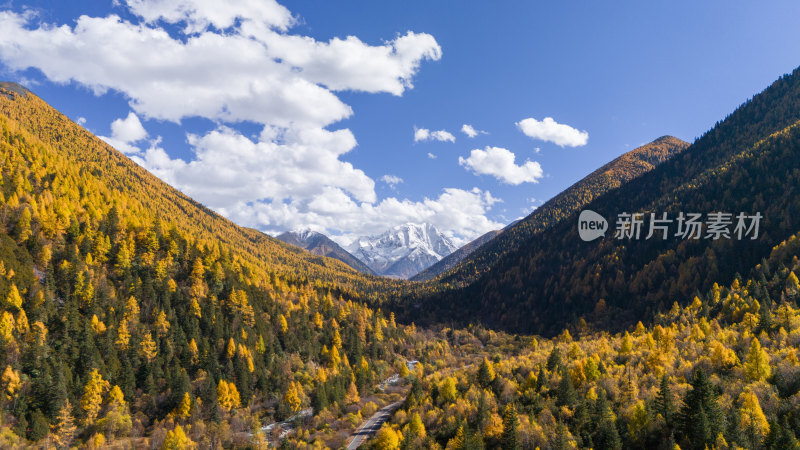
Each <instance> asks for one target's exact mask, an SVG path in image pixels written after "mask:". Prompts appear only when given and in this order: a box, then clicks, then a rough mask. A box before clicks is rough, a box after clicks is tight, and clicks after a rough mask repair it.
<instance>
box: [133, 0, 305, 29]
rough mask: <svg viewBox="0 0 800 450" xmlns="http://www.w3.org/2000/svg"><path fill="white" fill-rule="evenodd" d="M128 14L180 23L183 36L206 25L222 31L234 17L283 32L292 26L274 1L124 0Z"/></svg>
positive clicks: (291, 21) (283, 9) (232, 21)
mask: <svg viewBox="0 0 800 450" xmlns="http://www.w3.org/2000/svg"><path fill="white" fill-rule="evenodd" d="M124 1H125V3H126V4H127V5H128V7H129V8H130V9H131V12H133V13H134V14H136V15H137V16H139V17H141V18H143V19H144V20H145V21H146V22H147V23H150V24H153V23H155V22H157V21H158V20H163V21H165V22H168V23H178V22H184V23H185V25H186V27H185V29H184V31H185V32H186V33H197V32H201V31H205V30H206V29H208V27H209V26H212V25H213V26H214V27H215V28H217V29H220V30H224V29H227V28H230V27H232V26H233V25H234V24H235V23H236V19H237V18H246V19H245V20H248V21H255V22H257V23H260V24H262V25H267V26H272V27H275V28H278V29H280V30H286V29H287V28H288V27H289V26H291V25H293V24H294V19H293V18H292V15H291V13H290V12H289V10H288V9H286V8H284V7H283V6H281V5H279V4H278V3H277V2H275V1H274V0H243V1H241V0H240V1H235V2H231V1H227V2H220V1H217V0H124Z"/></svg>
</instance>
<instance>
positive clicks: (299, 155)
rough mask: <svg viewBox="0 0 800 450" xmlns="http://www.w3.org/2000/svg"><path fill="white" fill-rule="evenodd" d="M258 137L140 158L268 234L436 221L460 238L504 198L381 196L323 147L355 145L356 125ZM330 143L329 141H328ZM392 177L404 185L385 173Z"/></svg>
mask: <svg viewBox="0 0 800 450" xmlns="http://www.w3.org/2000/svg"><path fill="white" fill-rule="evenodd" d="M270 132H271V131H270V130H269V129H265V131H264V132H263V133H262V139H260V140H257V141H253V140H251V139H249V138H247V137H245V136H243V135H241V134H240V133H238V132H236V131H235V130H232V129H229V128H224V127H223V128H220V129H217V130H214V131H212V132H210V133H208V134H206V135H204V136H193V135H192V136H190V137H189V143H190V145H191V146H192V147H193V150H194V152H195V159H194V160H192V161H191V162H186V161H183V160H181V159H172V158H170V157H169V155H167V153H166V152H165V151H164V150H163V149H162V148H159V147H158V146H157V145H153V146H151V148H149V149H147V150H145V151H143V152H142V153H141V154H140V155H133V156H132V158H133V159H134V161H136V162H137V163H139V164H140V165H142V166H144V167H145V168H147V169H148V170H150V171H151V172H153V173H154V174H156V175H157V176H158V177H160V178H161V179H163V180H165V181H167V182H168V183H170V184H172V185H173V186H176V187H178V188H179V189H181V190H182V191H183V192H185V193H187V194H188V195H190V196H192V197H193V198H196V199H198V200H200V201H201V202H203V203H204V204H206V205H208V206H210V207H211V208H213V209H215V210H217V211H219V212H220V213H221V214H223V215H225V216H226V217H228V218H230V219H232V220H234V221H236V222H237V223H239V224H242V225H245V226H252V227H256V228H260V229H262V230H264V231H274V232H277V231H283V230H292V229H300V228H309V227H312V228H314V229H318V230H327V232H328V234H330V235H331V236H332V237H339V238H342V239H347V238H348V237H354V236H357V235H364V234H376V233H380V232H383V231H385V230H386V229H387V228H389V227H391V226H394V225H400V224H402V223H405V222H430V223H433V224H434V225H436V226H437V227H438V228H440V229H441V230H445V232H446V233H448V234H449V235H450V236H452V237H453V238H454V239H456V240H469V239H472V238H474V237H476V236H478V235H479V234H482V233H485V232H487V231H490V230H492V229H497V228H498V226H499V224H498V223H496V222H494V221H492V220H490V219H488V218H487V216H486V214H487V213H488V211H489V210H490V209H491V207H492V205H493V204H494V203H496V202H497V201H499V200H498V199H496V198H494V197H492V195H491V194H490V193H489V192H488V191H481V190H480V189H477V188H475V189H473V190H471V191H465V190H461V189H454V188H448V189H444V191H443V193H442V194H441V195H440V196H439V197H438V198H436V199H428V198H426V199H424V200H423V201H419V202H414V201H410V200H406V199H402V200H401V199H397V198H394V197H389V198H386V199H383V200H381V201H380V202H378V201H377V198H376V195H375V189H374V182H373V181H372V180H371V179H370V178H369V177H367V176H366V175H365V174H364V173H363V171H361V170H359V169H356V168H354V167H353V166H352V165H351V164H350V163H346V162H342V161H340V160H338V158H336V157H331V156H328V157H327V158H326V159H320V158H324V157H325V156H326V155H325V154H324V153H320V152H319V151H318V149H319V148H320V147H325V148H339V151H341V152H346V151H347V150H348V149H349V148H351V147H352V146H354V145H355V140H354V138H353V136H352V134H351V133H350V132H349V130H339V131H336V132H330V131H325V130H322V131H321V132H320V133H321V134H316V133H315V134H312V135H306V134H300V135H295V134H287V135H284V136H282V139H283V142H282V143H281V144H277V143H275V142H273V141H271V140H265V139H264V138H266V137H269V136H270ZM326 141H330V142H326ZM382 180H383V181H385V182H389V181H391V182H395V181H396V182H402V180H401V179H400V178H399V177H396V176H393V175H385V176H384V177H382Z"/></svg>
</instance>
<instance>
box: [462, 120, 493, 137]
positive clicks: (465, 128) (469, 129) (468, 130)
mask: <svg viewBox="0 0 800 450" xmlns="http://www.w3.org/2000/svg"><path fill="white" fill-rule="evenodd" d="M461 132H462V133H464V134H466V135H467V136H468V137H470V138H474V137H475V136H477V135H479V134H489V133H487V132H485V131H483V130H476V129H475V127H473V126H472V125H469V124H466V123H465V124H464V125H461Z"/></svg>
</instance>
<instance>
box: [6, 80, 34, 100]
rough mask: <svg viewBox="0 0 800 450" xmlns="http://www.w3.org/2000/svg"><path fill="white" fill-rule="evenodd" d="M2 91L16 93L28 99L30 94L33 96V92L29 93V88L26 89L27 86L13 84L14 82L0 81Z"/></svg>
mask: <svg viewBox="0 0 800 450" xmlns="http://www.w3.org/2000/svg"><path fill="white" fill-rule="evenodd" d="M0 89H3V90H6V91H11V92H14V93H16V94H19V95H21V96H23V97H27V96H28V94H33V92H31V91H29V90H28V88H26V87H25V86H23V85H21V84H19V83H16V82H13V81H0ZM7 96H8V95H7ZM9 98H13V97H9Z"/></svg>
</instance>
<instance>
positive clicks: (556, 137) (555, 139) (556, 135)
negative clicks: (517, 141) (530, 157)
mask: <svg viewBox="0 0 800 450" xmlns="http://www.w3.org/2000/svg"><path fill="white" fill-rule="evenodd" d="M516 125H517V128H519V129H520V131H522V132H523V133H524V134H525V135H526V136H528V137H531V138H533V139H539V140H542V141H546V142H552V143H554V144H556V145H558V146H560V147H580V146H583V145H586V143H587V142H588V141H589V133H587V132H586V131H579V130H577V129H575V128H572V127H571V126H569V125H564V124H561V123H558V122H556V121H555V120H553V118H552V117H545V118H544V120H542V121H541V122H540V121H538V120H536V119H534V118H528V119H523V120H520V121H519V122H517V123H516Z"/></svg>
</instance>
